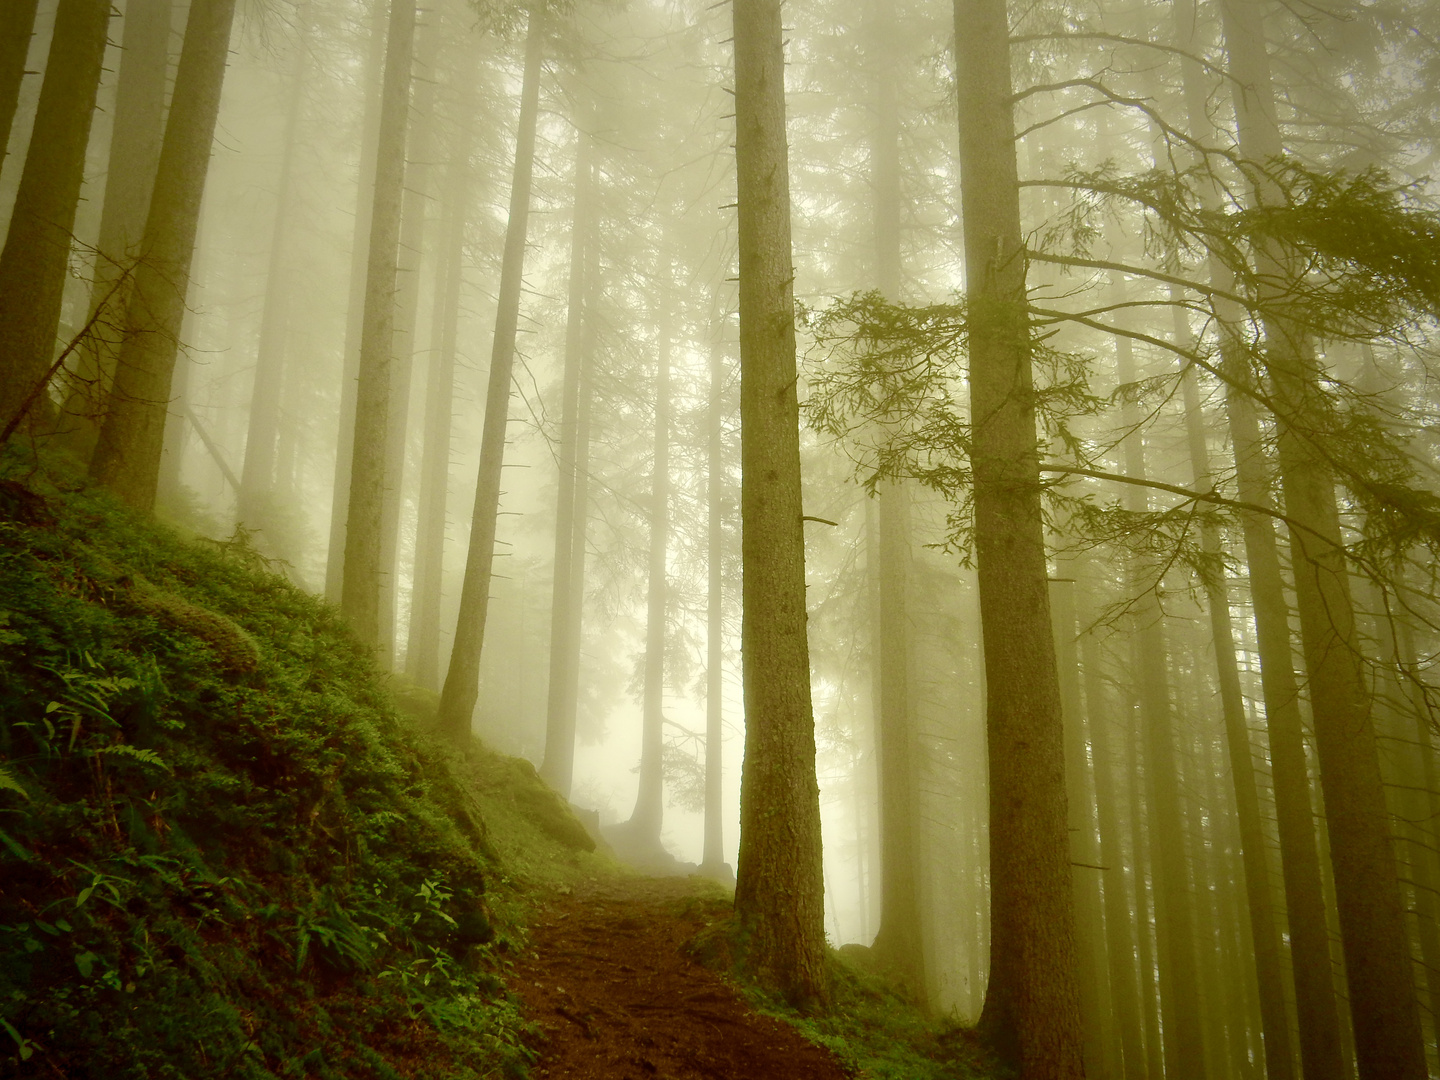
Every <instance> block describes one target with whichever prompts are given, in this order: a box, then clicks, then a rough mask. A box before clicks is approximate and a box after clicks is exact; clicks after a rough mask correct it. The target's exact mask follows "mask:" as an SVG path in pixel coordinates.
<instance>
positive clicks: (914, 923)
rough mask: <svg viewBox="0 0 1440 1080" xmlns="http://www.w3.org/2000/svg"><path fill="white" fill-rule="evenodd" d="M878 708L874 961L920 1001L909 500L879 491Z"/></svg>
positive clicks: (896, 487) (899, 486)
mask: <svg viewBox="0 0 1440 1080" xmlns="http://www.w3.org/2000/svg"><path fill="white" fill-rule="evenodd" d="M877 532H878V533H879V538H878V539H879V552H878V554H879V564H880V574H879V586H880V605H879V606H880V623H879V627H878V629H879V635H878V636H879V646H880V657H879V670H880V708H879V709H878V710H877V718H878V725H877V727H878V730H877V733H876V734H877V736H878V737H877V739H876V755H877V757H878V759H879V761H878V768H877V774H878V776H879V779H880V929H879V931H878V932H877V933H876V934H875V944H874V949H875V954H876V959H877V960H878V961H879V962H880V963H881V964H884V965H885V966H886V967H888V968H890V969H891V970H892V971H893V972H894V974H895V976H896V978H897V981H898V982H899V984H900V986H901V987H902V988H903V990H904V991H905V993H906V994H908V995H909V996H910V997H911V998H913V999H914V1000H915V1001H916V1002H917V1003H919V1004H921V1005H922V1006H923V1004H924V1002H925V1000H926V983H925V946H924V941H923V940H922V937H921V923H920V865H921V860H920V836H919V831H920V830H919V817H920V815H919V808H918V806H917V805H916V804H917V803H918V801H919V800H918V798H917V791H916V788H917V786H918V784H917V781H918V770H917V761H916V756H917V755H916V747H915V732H914V723H913V716H912V713H911V703H910V670H909V669H910V649H909V637H910V635H909V613H908V611H907V609H906V598H907V594H908V592H909V590H908V587H907V586H908V579H909V572H910V493H909V491H908V490H907V489H906V488H905V486H904V484H903V482H902V483H886V484H883V485H882V486H881V491H880V498H879V528H878V529H877Z"/></svg>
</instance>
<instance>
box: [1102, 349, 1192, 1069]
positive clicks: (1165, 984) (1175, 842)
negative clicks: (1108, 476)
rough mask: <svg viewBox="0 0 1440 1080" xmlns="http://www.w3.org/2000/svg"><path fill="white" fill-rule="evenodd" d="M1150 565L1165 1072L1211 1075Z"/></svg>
mask: <svg viewBox="0 0 1440 1080" xmlns="http://www.w3.org/2000/svg"><path fill="white" fill-rule="evenodd" d="M1115 352H1116V361H1117V364H1116V366H1117V377H1118V379H1119V380H1120V382H1121V384H1122V385H1123V384H1131V383H1134V382H1135V381H1136V372H1135V363H1134V358H1133V351H1132V349H1131V342H1130V339H1129V338H1127V337H1123V336H1117V337H1116V338H1115ZM1141 422H1142V417H1141V416H1140V415H1138V410H1137V409H1136V407H1135V406H1133V405H1127V406H1126V407H1125V417H1124V420H1123V423H1124V426H1125V429H1126V430H1127V431H1130V432H1132V434H1131V435H1130V436H1129V437H1128V438H1127V439H1126V440H1125V444H1124V462H1125V472H1126V475H1128V476H1130V477H1133V478H1135V479H1137V480H1142V481H1143V480H1145V479H1146V478H1147V475H1148V473H1147V470H1146V461H1145V446H1144V443H1143V441H1142V437H1141V435H1140V433H1139V432H1138V430H1137V429H1138V428H1139V427H1140V424H1141ZM1126 504H1127V509H1129V510H1130V511H1131V512H1132V513H1136V514H1143V513H1145V512H1146V511H1147V510H1148V509H1149V506H1148V499H1147V497H1146V495H1145V489H1144V488H1142V487H1137V486H1128V487H1127V490H1126ZM1148 569H1149V567H1146V568H1144V569H1142V568H1140V567H1136V572H1135V573H1134V575H1133V584H1132V590H1131V591H1132V593H1133V592H1134V590H1135V589H1136V588H1139V589H1142V590H1143V591H1142V592H1140V594H1139V595H1138V596H1136V597H1135V600H1134V608H1133V610H1134V616H1135V618H1134V625H1133V627H1132V630H1131V642H1132V647H1133V649H1134V657H1135V678H1136V680H1137V683H1138V691H1139V697H1140V728H1141V739H1142V741H1143V742H1144V744H1145V779H1146V795H1147V798H1146V802H1147V804H1148V809H1149V812H1150V817H1149V821H1148V825H1149V830H1148V831H1149V842H1150V857H1151V865H1152V868H1153V873H1154V885H1155V935H1156V942H1157V944H1158V946H1159V954H1160V968H1159V973H1160V1011H1161V1024H1162V1026H1163V1028H1164V1031H1165V1072H1166V1075H1167V1076H1187V1077H1203V1076H1205V1075H1206V1065H1205V1039H1204V1028H1203V1016H1202V1011H1201V1002H1200V995H1199V971H1198V970H1197V968H1196V959H1195V945H1196V936H1195V906H1194V898H1193V896H1192V895H1191V892H1190V888H1189V884H1188V874H1187V871H1186V849H1187V847H1188V844H1187V843H1186V834H1185V811H1184V808H1183V806H1182V805H1181V802H1180V794H1181V791H1182V790H1183V789H1182V787H1181V783H1180V767H1179V762H1178V760H1177V754H1176V749H1177V748H1176V733H1175V715H1174V709H1173V705H1172V703H1171V700H1170V680H1169V678H1168V676H1167V659H1166V649H1165V629H1164V613H1163V612H1162V611H1161V609H1160V601H1159V597H1158V596H1157V595H1156V594H1157V591H1158V590H1159V589H1160V587H1161V584H1162V583H1161V582H1154V583H1152V582H1149V581H1147V580H1145V571H1146V570H1148Z"/></svg>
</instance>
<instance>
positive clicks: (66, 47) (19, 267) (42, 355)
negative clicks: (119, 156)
mask: <svg viewBox="0 0 1440 1080" xmlns="http://www.w3.org/2000/svg"><path fill="white" fill-rule="evenodd" d="M22 21H23V20H22ZM109 26H110V0H60V6H59V8H58V9H57V10H56V13H55V31H54V36H53V37H52V38H51V40H50V56H49V58H48V60H47V61H46V63H45V81H44V82H43V83H42V84H41V86H40V101H39V104H38V105H37V107H36V111H35V127H34V134H32V136H31V138H30V148H29V150H28V152H27V153H26V155H25V169H24V171H23V172H22V173H21V174H20V188H19V191H18V192H17V193H16V195H15V206H14V209H13V210H12V211H11V213H10V229H9V232H8V233H7V234H6V237H5V248H4V250H3V251H0V428H6V429H9V428H10V427H11V426H12V425H13V424H14V423H15V421H16V420H17V418H18V419H19V420H20V422H21V423H23V424H25V425H26V426H29V425H31V424H34V423H37V422H44V421H48V420H49V418H50V417H51V415H52V414H53V412H54V409H53V406H52V405H51V402H50V396H49V393H48V389H47V385H48V383H49V381H50V378H51V375H52V374H53V373H52V371H51V367H52V365H51V360H52V358H53V357H54V355H55V335H56V333H57V332H58V330H59V328H60V309H61V301H62V299H63V295H64V292H65V280H66V278H67V276H68V270H69V259H70V239H71V232H72V230H73V229H74V226H75V209H76V206H77V205H78V203H79V200H80V185H81V183H82V181H83V180H84V178H85V147H86V144H87V143H88V142H89V140H90V119H91V117H92V116H94V115H95V94H96V91H97V90H98V89H99V87H100V71H101V64H102V61H103V59H104V56H105V35H106V31H107V30H108V29H109ZM28 41H29V38H28V36H27V37H26V42H27V43H28ZM22 414H23V416H22Z"/></svg>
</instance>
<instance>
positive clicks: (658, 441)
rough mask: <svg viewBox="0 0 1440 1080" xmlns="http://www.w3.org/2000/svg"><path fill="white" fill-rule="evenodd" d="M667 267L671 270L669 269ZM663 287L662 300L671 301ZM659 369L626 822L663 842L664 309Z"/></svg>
mask: <svg viewBox="0 0 1440 1080" xmlns="http://www.w3.org/2000/svg"><path fill="white" fill-rule="evenodd" d="M667 269H668V268H667ZM669 302H670V298H669V296H668V293H667V290H666V289H665V287H664V285H661V286H660V303H661V304H662V305H666V304H669ZM658 347H659V356H658V359H657V363H656V372H655V452H654V457H653V458H652V461H653V462H654V465H653V470H654V471H653V474H652V476H651V480H650V514H649V517H650V574H649V587H648V589H647V595H646V604H645V608H646V611H645V689H644V695H645V700H644V704H643V706H642V726H641V734H640V785H639V789H638V790H637V791H636V793H635V809H634V810H633V811H632V812H631V814H630V820H629V822H627V825H628V827H629V829H630V830H631V831H632V834H633V837H634V839H635V840H637V841H639V842H640V843H641V844H644V845H645V846H646V847H649V848H658V847H659V846H660V826H661V823H662V821H663V819H664V811H665V798H664V796H665V773H664V769H663V755H664V752H665V607H666V602H667V596H668V592H669V589H668V587H667V586H668V582H667V581H666V576H665V551H666V548H667V546H668V542H669V535H670V327H669V317H668V311H665V312H662V314H661V323H660V341H659V346H658Z"/></svg>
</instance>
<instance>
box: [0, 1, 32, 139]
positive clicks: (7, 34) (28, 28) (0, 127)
mask: <svg viewBox="0 0 1440 1080" xmlns="http://www.w3.org/2000/svg"><path fill="white" fill-rule="evenodd" d="M39 6H40V0H7V2H6V3H5V4H0V162H3V161H4V160H5V147H6V144H7V143H9V141H10V128H11V127H12V126H13V125H14V123H15V110H16V109H17V108H18V107H19V104H20V84H21V83H22V82H24V80H25V57H26V55H27V54H28V53H29V52H30V39H31V37H33V36H34V34H35V12H36V10H37V9H38V8H39Z"/></svg>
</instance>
